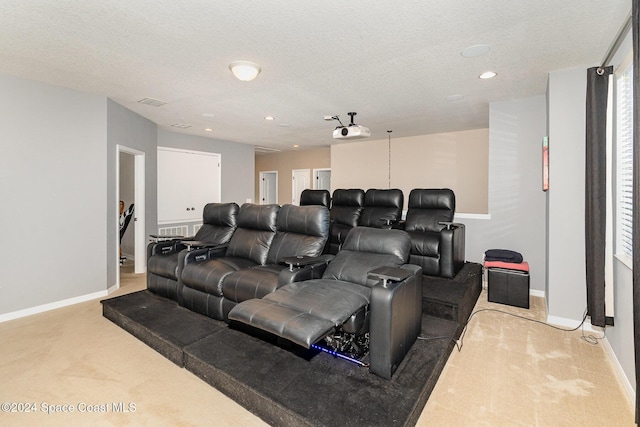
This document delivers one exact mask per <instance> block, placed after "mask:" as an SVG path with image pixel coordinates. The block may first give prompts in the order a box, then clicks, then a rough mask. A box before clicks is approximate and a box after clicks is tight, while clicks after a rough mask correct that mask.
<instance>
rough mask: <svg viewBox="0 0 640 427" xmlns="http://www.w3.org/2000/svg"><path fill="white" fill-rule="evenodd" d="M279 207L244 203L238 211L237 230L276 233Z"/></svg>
mask: <svg viewBox="0 0 640 427" xmlns="http://www.w3.org/2000/svg"><path fill="white" fill-rule="evenodd" d="M279 210H280V206H279V205H275V204H274V205H256V204H253V203H244V204H243V205H242V206H240V210H239V211H238V228H249V229H253V230H263V231H273V232H275V231H276V219H277V217H278V211H279Z"/></svg>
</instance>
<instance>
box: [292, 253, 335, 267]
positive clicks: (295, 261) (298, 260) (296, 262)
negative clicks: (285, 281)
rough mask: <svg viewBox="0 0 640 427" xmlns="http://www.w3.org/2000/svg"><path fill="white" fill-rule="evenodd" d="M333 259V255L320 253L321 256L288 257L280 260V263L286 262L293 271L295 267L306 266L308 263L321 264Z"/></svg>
mask: <svg viewBox="0 0 640 427" xmlns="http://www.w3.org/2000/svg"><path fill="white" fill-rule="evenodd" d="M332 259H333V256H332V255H320V256H307V255H299V256H294V257H286V258H282V259H281V260H280V264H286V265H288V266H289V271H293V270H294V268H301V267H306V266H308V265H312V266H313V265H321V264H328V263H329V261H331V260H332Z"/></svg>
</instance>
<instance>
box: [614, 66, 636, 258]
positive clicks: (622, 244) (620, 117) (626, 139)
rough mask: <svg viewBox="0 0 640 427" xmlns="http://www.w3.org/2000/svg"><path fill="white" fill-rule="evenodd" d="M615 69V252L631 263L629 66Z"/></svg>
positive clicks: (631, 122)
mask: <svg viewBox="0 0 640 427" xmlns="http://www.w3.org/2000/svg"><path fill="white" fill-rule="evenodd" d="M625 63H626V64H623V65H621V66H620V67H619V68H618V71H617V72H616V128H615V129H616V130H615V135H616V136H615V150H616V223H615V224H616V225H615V228H616V236H615V237H616V245H615V247H616V256H617V257H618V258H619V259H620V260H621V261H623V262H624V263H625V264H627V265H628V266H629V267H631V260H632V255H633V246H632V231H633V228H632V215H633V84H632V82H633V68H632V66H631V63H630V62H629V61H625Z"/></svg>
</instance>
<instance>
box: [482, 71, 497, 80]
mask: <svg viewBox="0 0 640 427" xmlns="http://www.w3.org/2000/svg"><path fill="white" fill-rule="evenodd" d="M497 75H498V73H496V72H495V71H485V72H484V73H482V74H480V75H479V76H478V77H480V78H481V79H491V78H493V77H495V76H497Z"/></svg>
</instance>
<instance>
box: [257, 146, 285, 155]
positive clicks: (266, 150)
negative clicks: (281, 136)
mask: <svg viewBox="0 0 640 427" xmlns="http://www.w3.org/2000/svg"><path fill="white" fill-rule="evenodd" d="M277 151H280V150H279V149H277V148H271V147H260V146H258V145H256V146H255V152H256V153H263V154H264V153H275V152H277Z"/></svg>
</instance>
